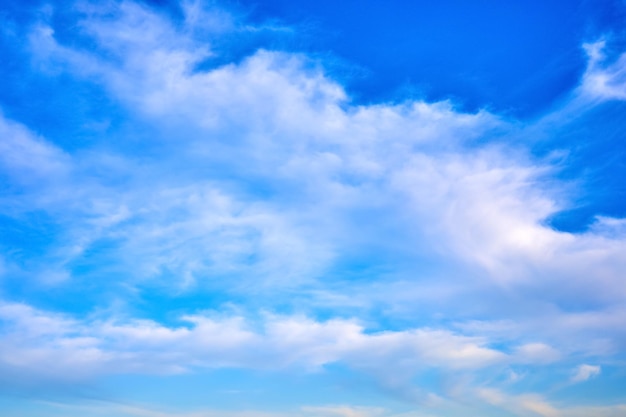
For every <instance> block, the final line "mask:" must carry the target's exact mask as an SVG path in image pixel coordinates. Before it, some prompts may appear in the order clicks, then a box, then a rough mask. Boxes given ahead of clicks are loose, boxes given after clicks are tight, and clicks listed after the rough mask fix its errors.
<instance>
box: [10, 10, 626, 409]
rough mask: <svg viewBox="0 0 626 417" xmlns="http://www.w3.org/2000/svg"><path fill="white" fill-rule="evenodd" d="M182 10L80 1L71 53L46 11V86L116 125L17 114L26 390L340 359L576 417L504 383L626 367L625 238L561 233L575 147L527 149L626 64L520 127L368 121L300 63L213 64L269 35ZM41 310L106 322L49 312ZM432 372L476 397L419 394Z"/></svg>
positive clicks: (471, 117) (40, 30)
mask: <svg viewBox="0 0 626 417" xmlns="http://www.w3.org/2000/svg"><path fill="white" fill-rule="evenodd" d="M181 7H182V18H181V20H180V21H178V22H177V21H174V20H172V19H171V17H168V16H167V15H166V14H163V13H157V12H155V11H154V10H153V9H150V8H149V7H148V6H146V5H142V4H138V3H134V2H130V1H122V2H108V3H103V4H96V3H90V2H79V3H77V6H76V10H75V13H76V14H74V15H72V16H71V18H72V19H75V25H76V28H77V35H76V38H75V39H73V42H68V40H67V39H66V38H64V36H63V34H62V33H57V32H58V31H57V30H56V28H55V24H54V22H53V21H52V20H50V19H47V18H46V17H45V16H44V18H42V19H40V20H39V21H37V22H36V24H33V25H32V26H29V27H28V28H26V29H24V31H25V32H27V35H28V39H29V44H28V46H27V47H26V53H27V54H28V56H29V57H30V59H32V62H33V63H34V66H35V67H36V70H37V71H38V73H41V74H44V75H41V76H45V77H57V76H61V75H59V74H62V76H67V77H70V78H71V79H72V82H74V83H77V85H78V84H80V85H83V84H87V85H90V86H95V87H94V88H97V89H99V91H101V93H102V94H103V95H105V96H106V97H107V98H108V99H109V100H111V102H114V103H115V106H116V109H117V111H118V112H119V114H121V116H115V117H119V118H120V120H113V119H115V117H114V116H113V115H107V116H106V117H105V118H104V120H96V121H94V123H92V124H90V125H89V126H91V127H89V128H88V129H87V128H86V129H87V130H86V131H87V132H88V133H89V135H91V136H92V137H93V139H92V140H93V142H88V143H87V144H76V143H72V141H64V140H62V139H60V138H58V137H55V136H54V135H50V137H47V135H46V133H45V132H44V133H41V134H37V133H35V132H36V131H37V130H36V129H34V128H31V127H29V126H27V125H25V124H24V123H19V122H17V121H15V120H12V119H11V118H10V117H8V116H6V115H5V116H0V136H1V137H2V141H0V175H1V176H2V179H3V180H4V181H5V182H6V184H7V186H6V187H5V188H3V190H2V196H1V197H0V198H1V199H0V202H1V203H2V205H1V207H0V213H1V214H2V216H4V218H6V219H7V220H6V224H8V225H9V226H7V230H9V229H11V228H13V229H14V230H17V232H14V233H13V234H12V235H11V236H14V237H15V236H17V237H15V240H14V241H11V240H10V239H11V238H9V239H8V240H7V241H3V248H6V247H9V246H11V247H13V246H14V247H15V248H16V249H12V250H6V251H4V253H3V255H2V263H1V264H0V265H1V266H2V268H0V274H1V276H2V281H0V282H1V283H3V284H5V283H7V284H6V289H3V290H2V292H1V293H0V297H2V298H1V299H3V300H4V301H3V302H2V304H0V326H1V327H0V329H1V330H2V336H1V337H2V341H3V343H2V344H1V345H0V346H1V347H0V367H1V368H2V370H3V375H6V376H5V377H3V378H6V381H5V382H7V381H8V380H9V379H13V378H15V377H16V376H19V378H20V380H22V382H23V383H24V384H25V385H28V384H29V383H44V384H45V383H48V381H50V380H54V381H56V380H61V381H63V382H79V383H80V381H84V380H90V379H94V378H95V379H97V378H100V377H102V376H106V375H109V374H111V373H115V374H150V375H151V374H166V375H170V374H177V373H186V372H206V371H207V370H210V369H216V368H242V369H249V370H258V369H261V370H271V369H288V370H290V371H294V370H295V371H294V372H313V371H320V370H324V369H327V368H329V367H330V365H332V364H342V365H345V366H347V367H349V368H350V369H353V370H355V371H356V372H360V373H362V374H364V375H368V377H370V378H372V379H374V380H376V381H377V384H378V385H379V386H381V387H383V388H384V389H386V390H388V391H394V392H396V393H397V394H398V393H399V394H398V396H399V397H402V398H404V399H407V398H409V399H410V400H409V401H413V403H419V404H426V403H437V402H438V401H439V402H442V403H444V404H446V406H448V405H450V403H454V402H455V401H457V400H458V401H459V403H463V402H464V401H470V402H472V401H479V402H480V404H482V405H485V404H488V405H490V406H494V407H500V408H502V409H507V410H509V412H511V413H513V414H514V415H522V416H525V415H544V416H559V415H565V413H566V411H563V410H562V408H560V407H557V406H556V405H553V404H552V402H551V401H549V400H547V399H546V398H544V397H543V396H539V395H537V394H535V393H534V390H535V389H536V388H532V387H531V388H530V390H529V391H528V392H523V393H521V394H519V393H506V392H504V391H502V390H500V389H495V388H493V387H492V385H493V384H494V382H493V381H500V380H503V379H506V378H508V380H507V381H508V382H507V383H508V384H510V385H512V386H514V388H513V389H512V391H515V386H516V384H522V383H523V382H524V380H525V378H509V377H508V376H511V375H522V374H524V375H526V373H527V372H529V373H538V374H540V373H542V372H544V373H545V372H553V371H554V372H561V373H562V372H567V370H571V369H572V367H574V366H576V365H577V364H580V363H581V361H585V362H590V363H598V364H600V365H593V366H592V365H580V366H579V367H578V368H576V372H575V374H574V375H573V376H572V377H571V382H582V381H587V380H590V379H592V378H593V377H598V378H600V377H601V376H604V375H601V374H600V369H601V366H605V364H604V363H605V362H607V363H609V362H612V361H614V360H615V359H616V358H621V355H622V352H624V349H625V348H626V333H625V332H624V330H623V326H621V324H622V323H623V322H624V318H625V317H626V313H625V311H624V308H623V303H624V301H626V286H624V285H623V280H624V279H623V271H624V270H626V235H625V233H626V228H625V227H624V224H625V223H624V222H625V220H624V219H621V218H613V217H609V216H597V218H596V220H595V222H594V223H593V224H592V225H591V226H590V227H589V228H588V229H587V230H584V231H583V232H580V233H572V232H566V231H562V230H557V229H555V228H554V227H551V226H550V225H549V221H548V220H549V219H550V218H551V216H553V215H555V214H558V213H559V212H560V211H562V210H565V209H567V208H568V198H567V196H565V195H564V192H563V189H569V188H568V187H571V188H575V186H573V185H572V184H566V183H565V182H564V181H563V180H562V179H560V178H559V177H558V174H559V170H560V169H562V166H560V164H561V163H562V162H560V160H559V159H558V158H557V157H556V156H555V154H558V151H559V149H556V150H554V152H553V153H551V154H550V155H548V156H545V157H539V156H537V154H536V153H535V152H533V149H532V144H533V143H534V142H535V141H536V140H537V137H536V136H541V135H549V134H550V133H551V132H554V131H559V130H563V129H567V127H568V126H569V123H571V120H572V118H575V117H578V116H580V117H582V116H584V115H585V114H586V112H591V111H593V110H594V109H597V108H598V106H599V105H600V104H602V103H607V102H612V101H620V100H624V98H625V97H626V96H625V95H624V94H623V90H624V88H623V87H624V68H625V66H626V61H625V60H624V58H623V57H624V55H620V56H619V58H618V59H616V60H614V61H613V62H610V63H607V62H605V60H604V58H603V56H602V51H603V48H604V47H605V46H604V45H603V44H602V42H598V43H594V44H589V45H587V46H586V50H587V52H588V54H589V64H588V67H587V70H586V72H585V73H584V74H583V76H582V79H581V82H580V86H579V88H578V89H577V90H576V91H573V92H572V94H571V96H570V97H568V101H567V102H566V103H565V104H563V105H562V106H561V107H560V108H558V109H555V110H554V111H553V112H551V113H549V114H547V115H545V117H543V118H540V119H539V120H536V121H530V122H520V121H515V120H511V119H510V118H507V117H505V116H500V115H497V114H494V113H492V112H489V111H486V110H482V111H479V112H476V113H464V112H461V111H459V110H458V109H456V108H455V106H454V103H451V102H448V101H444V102H437V103H427V102H424V101H419V100H416V101H406V102H402V103H379V104H369V105H365V104H357V103H354V102H352V101H351V99H350V97H349V96H348V94H347V93H346V92H345V90H344V89H343V87H342V86H341V85H340V84H339V83H338V82H336V81H334V80H333V79H332V78H331V77H330V76H328V74H327V73H326V72H325V70H324V66H323V62H319V61H315V60H313V59H311V58H310V57H307V56H305V55H303V54H297V53H290V52H284V51H282V52H280V51H274V50H270V49H259V50H256V51H255V52H253V53H251V54H250V55H249V56H246V57H243V58H242V59H241V60H238V61H235V62H230V63H227V64H223V65H222V64H219V65H218V64H216V63H215V61H213V59H214V58H215V56H216V54H218V52H217V50H216V48H214V47H213V43H214V42H215V41H216V40H217V39H219V38H220V37H224V36H232V37H235V38H236V37H237V36H240V35H241V33H243V32H246V33H248V32H250V33H254V32H255V30H256V29H255V27H254V26H251V25H249V24H247V23H246V22H245V21H244V20H243V19H242V18H240V17H238V16H236V15H233V14H229V13H228V12H226V11H225V10H223V9H219V8H217V7H214V6H206V7H205V6H203V5H202V3H200V2H185V3H183V4H182V6H181ZM35 64H36V65H35ZM5 114H6V113H5ZM94 126H96V127H94ZM90 129H91V130H90ZM94 129H95V130H94ZM95 131H97V132H98V133H97V134H96V133H94V132H95ZM555 161H556V162H555ZM23 236H28V237H29V238H28V239H25V238H23ZM20 239H22V240H20ZM11 288H19V291H21V293H20V292H19V291H15V293H12V290H11ZM46 291H57V293H62V292H64V291H67V292H68V293H71V291H75V292H76V293H78V294H79V295H80V298H81V299H83V298H84V299H85V301H84V302H85V303H86V304H89V305H90V306H89V308H88V309H87V310H88V311H87V312H85V311H79V310H80V309H79V308H77V309H76V311H74V310H73V308H72V303H63V302H58V303H54V302H53V301H46V302H42V301H37V300H41V299H42V298H45V297H41V296H40V294H42V293H46ZM19 294H26V295H27V296H28V295H39V297H37V296H33V299H32V302H31V301H23V302H20V301H16V300H20V296H19ZM151 297H154V298H153V299H152V298H151ZM185 297H186V298H185ZM177 299H184V300H185V301H186V302H189V305H192V307H188V306H186V305H185V306H183V307H182V308H181V307H180V304H181V303H178V304H177V302H176V300H177ZM151 300H152V301H151ZM155 300H156V301H155ZM73 301H76V300H73ZM78 301H80V300H78ZM161 303H163V305H161ZM38 304H39V305H38ZM40 305H43V306H44V307H40ZM153 305H158V306H159V311H160V314H156V315H155V317H151V315H150V313H149V312H150V311H154V310H151V308H153ZM146 306H147V307H146ZM592 361H593V362H592ZM513 369H515V370H513ZM68 370H71V372H68ZM516 371H517V372H519V374H518V373H517V372H516ZM429 372H435V373H438V374H441V375H450V374H454V375H459V378H458V379H459V380H460V381H461V382H459V383H456V382H455V383H453V384H450V383H442V384H441V387H439V388H437V389H435V388H432V389H431V388H426V387H420V386H419V382H418V380H419V378H421V377H423V376H424V375H428V373H429ZM442 378H443V379H446V377H442ZM68 380H69V381H68ZM33 381H34V382H33ZM41 381H43V382H41ZM476 386H478V387H479V388H475V387H476ZM431 390H432V391H437V392H436V393H433V392H430V391H431ZM468 398H469V400H468ZM482 405H481V407H482ZM308 407H309V408H304V409H302V410H301V412H302V413H304V414H303V415H309V414H315V415H320V416H326V415H328V416H345V417H357V416H359V417H360V416H379V415H380V416H385V417H386V416H387V415H394V416H396V415H397V413H396V414H389V413H387V411H385V410H382V409H378V408H354V407H351V406H327V405H323V406H315V405H311V406H308ZM594 410H595V409H594ZM598 410H599V409H598ZM598 410H597V412H598V413H599V414H598V415H612V414H611V413H616V412H617V411H615V410H621V408H619V407H618V408H610V409H608V408H607V409H602V410H599V411H598ZM570 411H572V410H570ZM567 412H569V411H567ZM572 412H573V413H574V414H571V415H575V413H577V412H578V411H575V410H573V411H572ZM594 412H595V411H594ZM129 413H130V415H133V414H132V412H129ZM307 413H308V414H307ZM602 413H604V414H602ZM135 414H140V415H141V412H138V413H135ZM144 414H145V415H151V414H150V413H148V412H147V414H146V413H144ZM154 415H167V414H158V413H157V414H154ZM207 415H212V414H211V413H209V414H207ZM243 415H247V414H245V413H244V414H243ZM251 415H257V414H251ZM406 415H407V416H408V415H412V414H406Z"/></svg>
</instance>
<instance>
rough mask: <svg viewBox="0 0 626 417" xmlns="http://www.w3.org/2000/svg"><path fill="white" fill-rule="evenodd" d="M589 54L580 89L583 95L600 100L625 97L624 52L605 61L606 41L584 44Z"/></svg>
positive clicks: (625, 64) (625, 62)
mask: <svg viewBox="0 0 626 417" xmlns="http://www.w3.org/2000/svg"><path fill="white" fill-rule="evenodd" d="M584 48H585V51H586V52H587V55H588V56H589V62H588V65H587V71H586V72H585V74H584V75H583V80H582V85H581V91H582V93H583V94H584V95H586V96H588V97H590V98H593V99H601V100H625V99H626V54H621V55H619V57H618V58H617V59H616V60H615V61H614V62H610V63H607V62H606V59H607V58H606V54H605V49H606V48H607V46H606V41H603V40H601V41H597V42H594V43H589V44H585V45H584Z"/></svg>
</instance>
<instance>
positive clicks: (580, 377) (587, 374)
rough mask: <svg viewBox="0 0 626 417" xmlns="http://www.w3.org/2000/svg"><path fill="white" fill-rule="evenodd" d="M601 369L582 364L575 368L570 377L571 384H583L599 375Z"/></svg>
mask: <svg viewBox="0 0 626 417" xmlns="http://www.w3.org/2000/svg"><path fill="white" fill-rule="evenodd" d="M601 371H602V369H601V368H600V367H599V366H595V365H587V364H582V365H580V366H578V367H577V368H576V371H575V373H574V375H572V379H571V381H572V382H583V381H587V380H589V379H591V378H594V377H596V376H598V375H600V372H601Z"/></svg>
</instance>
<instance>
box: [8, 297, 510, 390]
mask: <svg viewBox="0 0 626 417" xmlns="http://www.w3.org/2000/svg"><path fill="white" fill-rule="evenodd" d="M0 319H1V320H2V321H3V322H4V325H3V329H4V332H5V335H4V337H3V339H4V343H3V345H2V348H0V364H1V365H2V366H3V367H9V368H11V369H14V370H18V371H20V372H22V371H23V372H26V373H28V374H33V375H35V376H37V375H40V376H41V377H45V378H53V379H54V378H56V379H59V380H65V379H66V378H68V377H69V378H71V379H74V378H76V379H82V378H90V377H92V376H97V375H101V374H108V373H111V372H114V373H137V372H139V373H177V372H183V371H189V370H191V369H194V368H198V367H199V368H221V367H244V368H256V369H277V368H285V367H296V368H300V367H304V368H305V369H315V368H318V367H321V366H324V365H326V364H330V363H334V362H343V363H346V364H348V365H349V366H352V367H354V368H356V369H360V370H362V371H366V372H373V373H375V374H378V375H380V376H381V377H384V375H395V376H398V375H404V377H403V378H410V377H411V375H413V374H415V373H416V372H419V371H420V370H423V369H428V368H433V367H434V368H445V369H456V370H462V369H477V368H482V367H489V366H491V365H494V364H498V363H501V362H503V361H505V360H506V359H507V357H506V355H505V354H503V353H501V352H499V351H497V350H493V349H491V348H489V347H487V346H485V341H484V340H481V339H479V338H472V337H466V336H462V335H457V334H453V333H450V332H448V331H443V330H431V329H413V330H405V331H387V332H378V333H369V332H366V331H365V330H366V329H365V328H364V327H362V326H361V325H359V324H357V323H356V322H354V321H350V320H341V319H334V320H329V321H325V322H318V321H314V320H312V319H308V318H305V317H298V316H295V317H286V316H269V317H267V319H266V320H265V321H264V322H262V323H260V327H258V328H256V327H255V326H253V325H252V324H251V323H249V322H248V321H246V320H244V319H243V318H242V317H239V316H232V317H211V316H207V315H194V316H185V317H182V318H181V320H182V321H183V322H184V323H187V325H186V326H183V325H181V326H179V327H165V326H163V325H160V324H158V323H155V322H153V321H147V320H135V321H129V322H125V323H118V322H116V321H109V320H107V321H99V320H91V321H87V320H85V321H77V320H76V319H71V318H67V317H64V316H61V315H55V314H46V313H44V312H42V311H38V310H35V309H33V308H31V307H28V306H26V305H22V304H6V303H5V304H3V305H2V306H1V308H0ZM70 370H71V372H70Z"/></svg>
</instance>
